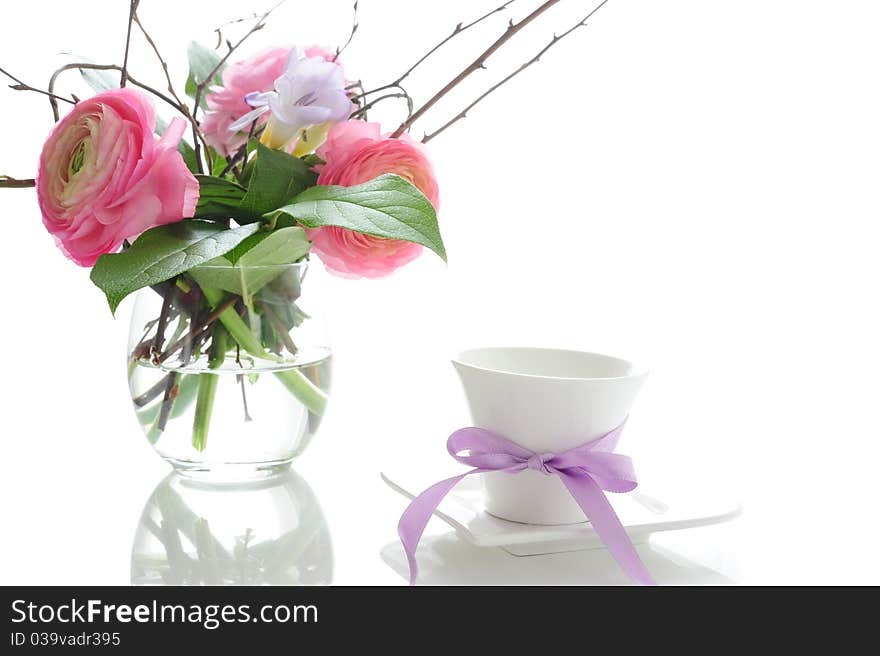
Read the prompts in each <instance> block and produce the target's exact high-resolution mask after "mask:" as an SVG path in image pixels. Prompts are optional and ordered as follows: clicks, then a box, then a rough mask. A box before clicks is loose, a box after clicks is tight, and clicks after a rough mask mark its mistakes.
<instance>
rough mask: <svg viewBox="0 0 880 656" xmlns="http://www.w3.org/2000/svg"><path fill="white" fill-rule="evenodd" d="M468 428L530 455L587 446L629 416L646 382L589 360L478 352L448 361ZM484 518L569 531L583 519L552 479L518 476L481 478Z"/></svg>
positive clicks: (593, 356)
mask: <svg viewBox="0 0 880 656" xmlns="http://www.w3.org/2000/svg"><path fill="white" fill-rule="evenodd" d="M452 364H453V365H454V366H455V368H456V370H457V371H458V374H459V376H460V377H461V382H462V384H463V385H464V391H465V395H466V396H467V400H468V404H469V406H470V410H471V418H472V420H473V422H474V425H475V426H477V427H479V428H485V429H487V430H491V431H493V432H496V433H499V434H500V435H503V436H505V437H507V438H508V439H510V440H512V441H513V442H516V443H517V444H519V445H520V446H522V447H524V448H526V449H529V450H530V451H534V452H536V453H548V452H549V453H560V452H562V451H566V450H568V449H571V448H574V447H576V446H579V445H581V444H585V443H587V442H589V441H591V440H595V439H597V438H599V437H601V436H602V435H604V434H606V433H608V432H609V431H611V430H612V429H614V428H616V427H617V426H619V425H620V424H621V423H623V421H624V420H625V419H626V417H627V415H628V414H629V410H630V407H631V406H632V403H633V401H634V400H635V397H636V394H637V393H638V391H639V388H640V387H641V385H642V382H643V381H644V379H645V376H646V375H647V372H645V371H637V370H636V369H635V368H634V367H633V365H632V364H631V363H630V362H627V361H626V360H620V359H618V358H612V357H610V356H607V355H599V354H597V353H584V352H580V351H563V350H556V349H537V348H481V349H471V350H468V351H464V352H463V353H461V354H460V355H459V356H458V357H457V358H456V359H454V360H453V361H452ZM482 479H483V487H484V491H485V495H486V510H487V511H488V512H490V513H491V514H493V515H495V516H496V517H501V518H502V519H509V520H511V521H515V522H523V523H527V524H573V523H576V522H582V521H584V513H583V511H582V510H581V509H580V507H579V506H578V505H577V503H576V502H575V501H574V499H572V497H571V494H570V493H569V492H568V490H566V488H565V486H564V485H563V484H562V482H561V481H560V480H559V478H558V477H556V476H547V475H546V474H543V473H541V472H537V471H532V470H525V471H523V472H520V473H518V474H515V475H512V474H507V473H504V472H493V473H488V474H482Z"/></svg>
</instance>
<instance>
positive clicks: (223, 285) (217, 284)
mask: <svg viewBox="0 0 880 656" xmlns="http://www.w3.org/2000/svg"><path fill="white" fill-rule="evenodd" d="M311 246H312V244H311V242H310V241H309V240H308V238H307V237H306V231H305V230H303V229H302V228H299V227H296V228H281V229H279V230H273V231H272V232H265V231H262V232H258V233H256V234H255V235H252V236H250V237H248V238H247V239H245V240H243V241H242V242H241V243H240V244H239V245H238V246H236V247H235V248H233V249H232V250H231V251H229V253H227V254H226V255H225V256H224V257H218V258H215V259H213V260H211V261H210V262H206V263H205V264H204V265H202V266H198V267H195V268H193V269H192V270H191V271H190V275H192V277H193V278H195V280H196V282H197V283H199V285H200V286H202V287H214V288H217V289H222V290H224V291H227V292H232V293H233V294H238V295H239V296H243V297H246V298H252V297H253V296H254V294H256V293H257V292H258V291H260V289H262V288H263V287H265V286H266V285H267V284H269V283H270V282H272V281H273V280H274V279H275V278H277V277H278V276H280V275H281V274H283V273H284V272H285V271H287V270H288V269H287V265H288V264H291V263H293V262H298V261H299V260H301V259H302V258H303V257H305V256H306V255H307V254H308V252H309V249H310V248H311Z"/></svg>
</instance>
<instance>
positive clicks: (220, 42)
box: [214, 12, 259, 50]
mask: <svg viewBox="0 0 880 656" xmlns="http://www.w3.org/2000/svg"><path fill="white" fill-rule="evenodd" d="M255 18H259V14H257V13H256V12H254V13H252V14H251V15H250V16H245V17H244V18H236V19H235V20H231V21H226V22H225V23H223V24H222V25H220V26H218V27H215V28H214V31H215V32H216V33H217V45H216V46H214V49H215V50H219V49H220V46H222V45H223V28H224V27H226V26H228V25H236V24H237V23H244V22H245V21H249V20H253V19H255Z"/></svg>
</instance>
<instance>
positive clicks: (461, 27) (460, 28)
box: [361, 0, 516, 96]
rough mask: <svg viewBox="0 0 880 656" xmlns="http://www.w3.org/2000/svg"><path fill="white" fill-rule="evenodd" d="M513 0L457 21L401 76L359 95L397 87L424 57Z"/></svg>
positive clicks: (513, 0)
mask: <svg viewBox="0 0 880 656" xmlns="http://www.w3.org/2000/svg"><path fill="white" fill-rule="evenodd" d="M514 2H516V0H509V1H508V2H505V3H504V4H503V5H501V6H500V7H496V8H495V9H493V10H492V11H490V12H487V13H485V14H483V15H482V16H480V17H479V18H476V19H474V20H472V21H471V22H470V23H468V24H466V25H465V24H463V23H459V24H458V25H456V26H455V28H454V29H453V30H452V33H451V34H449V36H447V37H446V38H445V39H443V40H442V41H440V42H439V43H438V44H436V45H435V46H434V47H433V48H431V49H430V50H429V51H428V52H426V53H425V54H424V55H422V56H421V57H420V58H419V59H418V60H417V61H416V63H415V64H413V65H412V66H410V67H409V68H408V69H407V70H406V71H405V72H404V73H403V75H401V76H400V77H398V78H397V79H396V80H394V82H389V83H388V84H384V85H382V86H381V87H377V88H375V89H370V90H369V91H364V92H363V93H362V94H361V96H366V95H367V94H371V93H376V92H378V91H385V90H386V89H391V88H394V87H398V88H399V87H400V85H401V83H402V82H403V81H404V80H405V79H406V78H408V77H409V76H410V74H411V73H412V72H413V71H414V70H416V68H418V67H419V66H420V65H421V64H422V62H424V61H425V60H426V59H428V57H430V56H431V55H433V54H434V53H435V52H437V51H438V50H440V48H442V47H443V46H445V45H446V44H447V43H448V42H449V41H450V40H452V39H453V38H454V37H456V36H458V35H459V34H461V33H462V32H464V31H465V30H468V29H470V28H472V27H474V26H475V25H478V24H479V23H482V22H483V21H484V20H486V19H487V18H489V17H491V16H494V15H495V14H497V13H498V12H501V11H504V10H505V9H507V8H508V7H509V6H510V5H512V4H513V3H514Z"/></svg>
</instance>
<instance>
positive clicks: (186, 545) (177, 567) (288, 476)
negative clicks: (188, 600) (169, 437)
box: [131, 471, 333, 585]
mask: <svg viewBox="0 0 880 656" xmlns="http://www.w3.org/2000/svg"><path fill="white" fill-rule="evenodd" d="M332 574H333V552H332V546H331V541H330V531H329V529H328V527H327V522H326V520H325V518H324V515H323V513H322V512H321V508H320V506H319V505H318V500H317V498H316V497H315V494H314V492H312V489H311V488H310V487H309V486H308V484H307V483H306V482H305V480H304V479H303V478H302V477H301V476H299V475H297V474H296V473H294V472H293V471H287V472H286V473H284V474H282V475H281V476H277V477H274V478H269V479H266V480H262V481H256V482H251V483H241V484H230V485H211V484H207V483H204V482H201V481H198V480H193V479H190V478H184V477H181V476H180V475H178V474H174V473H172V474H169V475H168V476H167V477H166V478H165V479H163V480H162V482H161V483H159V485H158V486H157V487H156V489H155V490H154V491H153V494H152V495H151V496H150V499H149V501H147V505H146V507H145V508H144V511H143V514H142V515H141V520H140V523H139V524H138V529H137V533H136V535H135V538H134V546H133V547H132V554H131V582H132V583H133V584H136V585H142V584H167V585H199V584H207V585H217V584H225V585H259V584H279V585H326V584H329V583H330V582H331V579H332Z"/></svg>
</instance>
